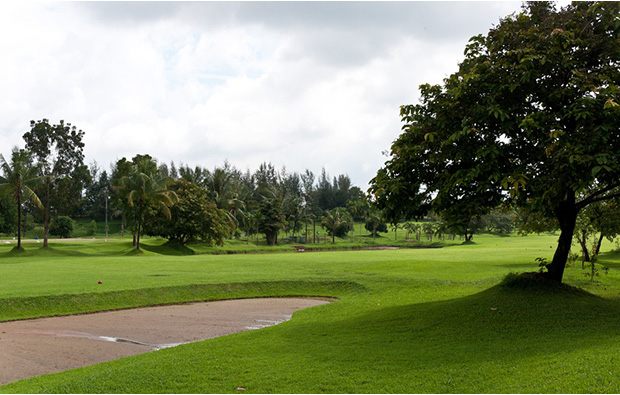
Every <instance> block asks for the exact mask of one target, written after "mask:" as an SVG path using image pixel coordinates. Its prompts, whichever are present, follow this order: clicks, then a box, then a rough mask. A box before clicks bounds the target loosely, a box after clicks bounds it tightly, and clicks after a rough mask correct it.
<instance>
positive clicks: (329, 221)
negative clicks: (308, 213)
mask: <svg viewBox="0 0 620 395" xmlns="http://www.w3.org/2000/svg"><path fill="white" fill-rule="evenodd" d="M350 223H351V219H350V217H349V215H348V213H347V211H346V210H345V209H344V208H342V207H338V208H335V209H333V210H329V211H327V212H326V213H325V215H324V216H323V220H322V221H321V225H323V227H324V228H326V229H328V230H329V231H330V232H331V234H332V244H336V231H337V230H338V228H340V227H341V226H346V227H349V226H350Z"/></svg>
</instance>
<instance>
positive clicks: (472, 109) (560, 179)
mask: <svg viewBox="0 0 620 395" xmlns="http://www.w3.org/2000/svg"><path fill="white" fill-rule="evenodd" d="M619 18H620V3H617V2H602V3H592V2H575V3H573V4H572V5H569V6H566V7H565V8H563V9H561V10H559V11H558V10H556V9H555V8H554V5H553V4H552V3H549V2H530V3H527V4H525V5H524V8H523V12H521V13H520V14H518V15H511V16H508V17H506V18H505V19H503V20H501V21H500V23H499V24H498V25H497V26H496V27H494V28H493V29H491V30H490V31H489V33H488V34H487V35H486V36H483V35H479V36H476V37H473V38H472V39H471V40H470V42H469V44H468V45H467V47H466V49H465V60H464V61H463V62H462V63H461V64H460V68H459V71H458V72H456V73H454V74H452V75H451V76H450V77H448V78H446V79H445V80H444V82H443V84H442V85H435V86H431V85H423V86H421V103H420V104H418V105H406V106H402V107H401V116H402V120H403V123H404V125H403V133H402V134H401V135H400V137H399V138H398V139H397V140H396V141H395V142H394V143H393V145H392V147H391V157H390V158H389V160H388V161H387V162H386V164H385V167H384V168H382V169H380V170H379V171H378V173H377V175H376V177H375V178H374V179H373V180H372V181H371V188H370V190H371V192H373V193H374V194H375V196H376V199H377V201H378V203H379V205H381V206H382V207H383V208H384V209H385V210H386V214H387V215H388V216H391V217H394V216H397V215H405V216H406V217H409V218H411V217H419V216H421V215H423V214H425V213H426V212H428V211H429V210H432V211H435V212H437V213H439V214H441V216H442V217H443V218H444V219H446V220H447V221H448V222H449V223H450V224H451V225H452V226H453V229H454V228H459V227H464V226H465V224H466V223H468V222H469V220H470V219H471V218H473V217H476V216H480V215H483V214H486V213H487V212H489V210H490V209H491V208H494V207H497V206H498V205H499V204H500V203H511V204H515V205H517V206H521V207H523V208H526V209H528V210H530V211H532V212H537V213H539V214H541V215H542V216H545V217H555V218H556V219H557V221H558V223H559V226H560V230H561V234H560V238H559V241H558V246H557V249H556V251H555V254H554V257H553V260H552V261H551V263H550V264H548V265H547V270H548V271H547V273H546V276H547V277H548V278H549V279H551V280H553V281H557V282H561V281H562V276H563V273H564V268H565V265H566V260H567V256H568V253H569V250H570V247H571V241H572V237H573V232H574V229H575V221H576V218H577V214H578V213H579V211H581V210H582V209H584V208H585V207H586V206H588V205H589V204H592V203H595V202H598V201H604V200H609V199H613V198H614V197H617V196H618V195H619V194H620V192H619V187H620V179H619V178H618V174H619V173H620V106H619V105H618V103H619V102H620V22H619Z"/></svg>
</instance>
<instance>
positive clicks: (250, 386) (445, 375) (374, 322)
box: [0, 236, 620, 393]
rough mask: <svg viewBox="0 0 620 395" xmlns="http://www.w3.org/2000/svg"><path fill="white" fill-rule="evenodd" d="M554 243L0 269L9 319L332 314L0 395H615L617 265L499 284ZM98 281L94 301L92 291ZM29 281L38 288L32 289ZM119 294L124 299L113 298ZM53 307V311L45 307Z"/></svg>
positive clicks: (47, 379) (14, 263)
mask: <svg viewBox="0 0 620 395" xmlns="http://www.w3.org/2000/svg"><path fill="white" fill-rule="evenodd" d="M556 239H557V236H541V237H534V236H532V237H525V238H521V237H510V238H495V237H483V238H477V239H476V243H475V244H471V245H466V246H454V247H449V248H443V249H426V250H396V251H344V252H320V253H319V252H317V253H305V254H296V253H290V254H259V255H230V256H209V255H194V256H171V255H158V254H156V253H155V252H154V251H148V250H147V251H146V252H145V254H144V255H142V256H136V257H128V256H118V255H114V254H113V255H112V256H110V257H105V256H101V254H100V253H93V255H88V253H87V252H86V251H85V250H81V249H80V248H76V249H75V251H77V252H81V253H83V254H86V256H66V257H58V256H50V257H47V258H46V257H43V256H36V257H27V258H23V257H11V258H7V259H3V260H1V261H0V275H1V276H2V277H1V278H3V280H5V281H3V282H0V298H4V299H3V300H4V301H6V300H9V299H10V300H21V303H22V307H18V308H16V309H15V311H16V312H17V311H20V310H25V309H26V307H25V306H27V305H28V304H29V303H31V302H32V303H34V301H35V300H39V301H40V302H41V303H42V304H43V305H42V306H41V307H40V308H39V310H40V311H42V312H43V313H44V312H45V311H47V312H48V313H49V314H51V313H54V312H55V311H57V309H58V307H57V306H58V305H62V304H65V305H71V304H72V303H71V302H69V298H70V296H69V295H73V296H71V297H76V298H84V299H83V300H80V301H79V303H75V304H74V305H81V304H86V303H89V302H88V301H89V300H90V301H91V302H92V301H96V300H99V302H98V303H99V304H100V305H98V306H95V309H99V308H102V306H103V307H106V308H114V307H115V306H116V307H118V306H120V305H121V304H122V303H125V302H123V301H122V300H129V299H131V298H133V297H135V296H136V295H139V294H140V293H144V295H145V296H144V299H143V300H137V301H136V303H137V304H140V303H148V302H152V301H153V300H158V299H157V298H158V297H160V296H158V295H165V296H162V297H161V300H162V301H165V303H168V302H174V301H175V300H176V301H181V299H183V298H189V299H192V298H193V297H195V295H197V294H199V295H200V296H206V298H211V297H216V296H218V295H220V296H221V295H229V296H233V297H237V296H235V295H238V296H239V297H247V296H267V295H277V296H279V295H285V294H290V293H293V294H301V295H310V294H317V293H318V294H320V295H322V296H332V297H337V298H338V299H339V301H337V302H335V303H331V304H328V305H323V306H317V307H313V308H310V309H307V310H303V311H299V312H297V313H295V315H294V317H293V319H292V320H291V321H288V322H286V323H284V324H281V325H278V326H275V327H271V328H265V329H262V330H259V331H252V332H246V333H241V334H236V335H232V336H226V337H222V338H218V339H212V340H207V341H204V342H198V343H193V344H188V345H183V346H179V347H175V348H172V349H166V350H160V351H156V352H151V353H147V354H143V355H139V356H134V357H130V358H124V359H121V360H118V361H113V362H109V363H105V364H100V365H96V366H92V367H88V368H82V369H76V370H72V371H68V372H64V373H59V374H55V375H48V376H40V377H36V378H33V379H29V380H23V381H21V382H17V383H13V384H9V385H7V386H4V387H0V391H3V392H19V393H23V392H37V393H43V392H52V393H64V392H69V393H101V392H103V393H119V392H120V393H239V392H249V393H322V392H327V393H351V392H353V393H558V392H561V393H618V392H620V364H618V363H617V358H618V357H617V356H618V355H620V325H618V317H619V316H620V301H619V299H618V297H619V295H620V275H619V273H618V268H619V267H620V259H619V256H618V254H617V253H614V252H611V251H610V248H611V246H610V245H606V248H607V249H606V250H605V251H606V252H605V253H604V254H602V255H601V257H600V261H601V262H602V263H604V264H605V265H606V266H608V267H610V268H611V269H610V271H609V274H607V275H605V274H602V275H601V276H600V277H598V278H597V279H596V282H591V281H589V280H588V279H587V278H586V277H585V276H584V275H583V272H582V271H581V268H580V265H579V266H578V267H574V268H567V270H566V282H567V283H568V285H570V287H557V288H553V287H551V288H550V287H546V286H545V285H544V284H540V283H538V281H537V279H536V278H529V279H528V278H527V276H525V277H526V279H525V280H524V281H523V282H521V283H520V284H517V285H515V280H518V281H522V279H521V278H517V277H520V276H518V275H510V273H522V272H531V271H532V270H535V269H536V263H535V261H534V259H535V258H537V257H546V258H547V259H549V258H550V257H551V254H552V253H553V249H550V246H553V245H554V242H555V241H556ZM89 248H90V247H89ZM34 273H38V274H39V277H33V275H34ZM104 275H105V276H107V277H105V278H104V283H103V284H102V285H104V288H97V284H96V280H97V279H98V278H99V277H100V276H104ZM155 275H157V276H156V277H154V276H155ZM521 277H523V276H521ZM32 278H49V279H50V280H49V281H45V282H44V283H41V284H32V280H31V279H32ZM504 278H506V279H505V280H503V279H504ZM91 280H92V281H91ZM502 280H503V281H502ZM518 281H517V283H518ZM58 282H60V284H57V283H58ZM82 283H85V284H82ZM500 283H501V284H500ZM226 284H228V285H226ZM214 287H217V290H215V291H214ZM226 287H230V290H225V289H226ZM576 287H578V288H580V290H578V291H575V289H576ZM93 289H94V290H93ZM223 290H225V291H223ZM194 292H195V293H196V294H193V293H194ZM209 292H213V295H214V296H209V295H206V294H208V293H209ZM116 293H119V294H125V295H127V297H119V299H118V300H116V299H114V296H113V295H114V294H116ZM42 295H49V296H48V297H42ZM53 298H57V299H55V300H57V301H58V300H60V301H63V300H64V302H51V303H50V304H49V305H45V303H44V302H43V300H45V299H48V300H54V299H53ZM93 303H94V304H96V303H95V302H93ZM157 303H159V302H157ZM0 341H1V335H0ZM239 387H242V388H245V390H243V391H240V390H238V388H239Z"/></svg>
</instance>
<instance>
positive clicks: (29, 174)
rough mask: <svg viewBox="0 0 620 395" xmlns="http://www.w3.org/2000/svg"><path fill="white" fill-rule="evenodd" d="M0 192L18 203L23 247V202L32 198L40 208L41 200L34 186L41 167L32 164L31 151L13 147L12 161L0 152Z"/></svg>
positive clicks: (18, 232) (19, 239) (18, 221)
mask: <svg viewBox="0 0 620 395" xmlns="http://www.w3.org/2000/svg"><path fill="white" fill-rule="evenodd" d="M0 167H1V168H2V177H0V194H3V195H8V196H10V197H11V198H12V199H13V201H14V202H15V203H16V204H17V249H18V250H21V249H22V204H23V203H24V202H25V201H26V200H32V201H33V202H34V203H35V204H36V205H37V206H38V207H39V208H42V207H43V204H41V200H40V199H39V197H38V196H37V194H36V193H35V192H34V189H33V188H34V186H35V185H36V184H37V183H38V182H39V181H40V178H39V176H38V174H39V169H37V168H36V167H35V166H34V165H33V164H32V157H31V155H30V153H29V152H27V151H25V150H23V149H18V148H17V147H15V148H13V152H12V154H11V161H10V162H7V161H6V159H4V156H2V155H1V154H0Z"/></svg>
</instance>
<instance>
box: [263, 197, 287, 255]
mask: <svg viewBox="0 0 620 395" xmlns="http://www.w3.org/2000/svg"><path fill="white" fill-rule="evenodd" d="M285 221H286V217H285V215H284V208H283V205H282V199H281V198H280V197H279V196H275V195H272V196H270V197H267V198H264V199H263V200H262V201H261V202H260V205H259V209H258V230H259V232H262V233H264V234H265V237H266V239H267V245H270V246H271V245H276V244H277V243H278V233H279V232H280V229H282V227H283V226H284V222H285Z"/></svg>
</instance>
